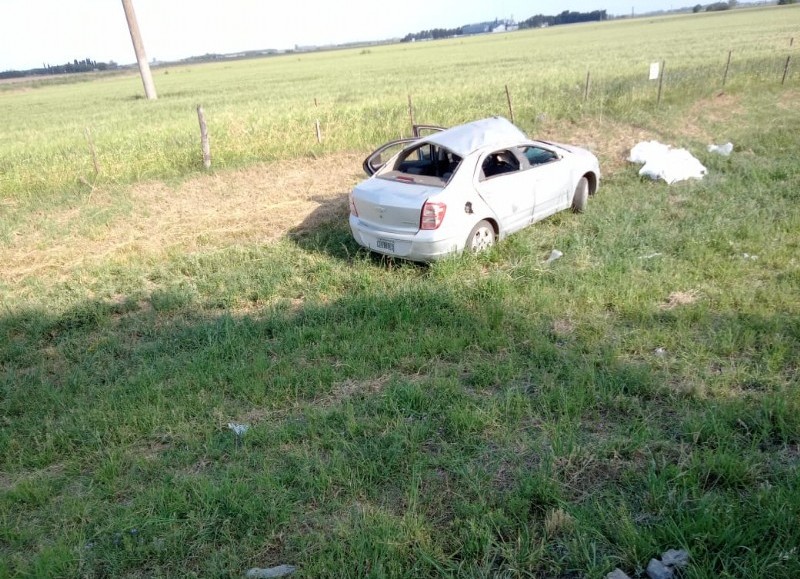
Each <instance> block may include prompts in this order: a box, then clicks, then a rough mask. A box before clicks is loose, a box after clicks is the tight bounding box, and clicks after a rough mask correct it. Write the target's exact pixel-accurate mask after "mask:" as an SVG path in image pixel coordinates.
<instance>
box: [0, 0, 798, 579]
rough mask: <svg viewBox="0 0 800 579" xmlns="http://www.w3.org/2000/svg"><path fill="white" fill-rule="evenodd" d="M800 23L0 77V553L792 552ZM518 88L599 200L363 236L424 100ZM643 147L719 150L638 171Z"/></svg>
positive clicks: (547, 555)
mask: <svg viewBox="0 0 800 579" xmlns="http://www.w3.org/2000/svg"><path fill="white" fill-rule="evenodd" d="M792 37H798V39H796V40H795V42H794V45H793V46H791V47H790V43H789V39H790V38H792ZM799 45H800V7H783V8H769V9H762V10H736V11H732V12H730V13H722V14H702V15H692V16H688V15H687V16H680V17H665V18H658V19H650V20H648V19H643V20H635V21H617V22H608V23H603V24H596V25H580V26H568V27H560V28H553V29H550V30H537V31H526V32H521V33H514V34H508V35H496V36H485V37H475V38H469V39H452V40H447V41H442V42H434V43H419V44H414V45H397V46H385V47H374V48H370V49H365V50H361V49H357V50H348V51H336V52H329V53H316V54H297V55H287V56H282V57H276V58H270V59H264V60H257V61H241V62H226V63H219V64H213V65H201V66H175V67H170V68H166V69H158V70H157V71H156V84H157V88H158V90H159V95H160V100H159V101H157V102H155V103H148V102H145V101H144V100H142V99H141V98H139V96H138V95H139V94H140V93H141V86H140V83H139V79H138V77H135V76H114V77H99V78H97V79H96V80H88V81H81V82H76V83H66V84H52V85H50V84H45V85H41V86H39V85H36V84H33V85H30V84H29V85H25V84H23V85H20V84H13V85H7V86H0V111H2V113H3V115H2V116H3V118H4V123H3V125H2V126H0V304H2V308H0V576H40V577H69V576H89V577H92V576H115V577H116V576H121V577H151V576H162V577H176V576H200V577H213V576H232V577H238V576H242V575H243V573H244V572H246V571H247V570H248V569H249V568H252V567H271V566H274V565H280V564H292V565H296V566H297V572H296V573H295V575H293V576H296V577H317V576H335V577H343V576H349V577H362V576H374V577H381V576H407V577H427V576H465V577H485V576H508V577H517V576H531V577H603V576H604V575H605V574H606V573H608V572H609V571H611V570H612V569H614V568H615V567H619V568H621V569H622V570H624V571H625V572H626V573H628V574H629V575H630V576H631V577H642V576H644V568H645V567H646V566H647V563H648V561H649V560H650V559H651V558H653V557H658V556H660V554H661V553H662V552H663V551H665V550H667V549H670V548H675V549H678V548H683V549H686V550H687V551H688V552H689V553H690V557H691V559H690V564H689V567H688V568H687V569H686V570H685V571H684V573H683V576H685V577H696V578H711V577H714V578H716V577H758V578H761V577H763V578H776V579H777V578H784V577H794V576H800V552H798V545H800V525H798V524H797V522H798V520H800V473H799V472H798V467H799V466H800V390H799V388H800V383H799V379H798V370H799V369H798V360H800V263H799V262H798V256H799V255H800V209H799V208H798V206H799V204H798V201H800V163H798V162H797V151H798V150H800V106H798V103H800V73H798V72H797V71H796V70H797V69H796V66H797V65H800V62H797V60H800V58H797V57H798V56H800V55H797V50H798V46H799ZM729 50H730V51H732V63H731V68H730V70H729V76H728V78H727V80H726V84H725V87H724V88H723V87H722V86H721V85H722V77H723V72H724V68H725V62H726V59H727V55H728V51H729ZM790 55H791V56H792V63H793V65H795V68H794V69H790V70H789V74H788V75H787V78H786V80H785V82H784V83H783V84H782V83H781V80H782V73H783V70H784V63H785V62H786V58H787V57H788V56H790ZM659 60H664V61H666V66H667V76H666V78H665V85H664V94H663V101H662V103H661V106H656V90H657V84H654V83H652V82H648V81H647V69H648V66H649V63H650V62H653V61H659ZM795 63H796V64H795ZM587 70H588V71H590V72H591V78H592V82H591V85H590V86H591V90H590V92H589V95H588V98H586V99H585V100H584V90H585V84H584V83H585V78H586V73H587ZM505 85H508V87H509V91H510V93H511V95H512V97H513V101H514V113H515V116H516V120H517V122H518V124H519V125H520V126H521V127H522V128H523V129H525V130H527V131H528V132H530V133H531V134H534V135H538V136H542V137H546V138H549V139H554V140H559V141H565V142H573V143H576V144H580V145H584V146H587V147H589V148H591V149H593V150H594V151H595V152H596V153H597V154H598V156H599V157H600V159H601V163H602V167H603V168H604V171H605V180H604V181H603V182H602V184H601V189H600V191H599V193H598V194H597V196H596V197H595V198H594V199H592V200H591V201H590V203H589V208H588V210H587V212H586V213H585V214H583V215H573V214H566V213H564V214H559V215H556V216H554V217H552V218H550V219H548V220H546V221H544V222H542V223H538V224H536V225H534V226H533V227H531V228H528V229H527V230H524V231H522V232H520V233H518V234H516V235H514V236H512V237H511V238H509V239H508V240H506V241H504V242H503V243H501V244H500V245H499V246H498V247H496V248H494V249H493V250H492V251H491V252H489V253H488V254H485V255H481V256H478V257H472V256H465V257H463V258H459V259H452V260H448V261H445V262H442V263H437V264H433V265H431V266H419V265H414V264H409V263H402V262H392V261H387V260H383V259H381V258H378V257H375V256H370V255H368V254H366V253H365V252H363V251H362V250H360V249H359V248H358V247H357V246H356V244H355V242H354V241H352V239H351V238H350V235H349V231H348V228H347V224H346V215H347V200H346V194H347V192H348V191H349V189H350V188H351V187H352V185H353V184H354V183H356V182H357V181H358V180H359V179H360V178H362V176H361V173H360V171H361V169H360V165H361V160H362V159H363V157H364V155H365V154H366V153H367V152H368V151H369V150H371V149H372V148H374V147H375V146H377V145H378V144H380V143H382V142H383V141H386V140H389V139H391V138H396V137H397V136H398V135H399V134H401V133H407V132H408V124H409V121H408V110H407V99H408V95H409V94H410V95H412V98H413V104H414V114H415V117H416V119H417V120H418V121H420V122H426V123H437V124H445V125H450V124H454V123H457V122H461V121H466V120H471V119H474V118H477V117H482V116H487V115H491V114H504V115H505V114H507V103H506V95H505V91H504V86H505ZM314 99H316V100H317V105H316V106H315V105H314ZM197 104H202V105H203V106H204V108H205V110H206V114H207V116H208V119H209V126H210V132H211V139H212V154H213V156H214V171H213V172H211V173H209V174H205V173H203V172H202V171H201V168H200V160H199V143H198V129H197V119H196V116H195V110H194V108H195V106H196V105H197ZM317 119H319V120H320V123H321V126H322V128H323V134H324V140H323V142H322V144H318V143H317V142H316V138H315V135H314V122H315V120H317ZM87 128H88V129H89V130H90V134H91V138H92V142H93V143H94V146H95V147H96V150H97V153H98V162H99V168H100V171H99V173H97V174H95V172H94V167H93V161H92V157H91V155H90V153H89V146H88V143H87V139H86V135H85V130H86V129H87ZM651 138H656V139H659V140H661V141H664V142H668V143H670V144H673V145H680V146H684V147H688V148H689V149H691V150H692V152H694V153H695V154H696V155H697V156H698V157H699V158H700V159H701V161H703V163H704V164H705V165H706V166H707V167H708V169H709V175H708V176H707V177H706V179H705V180H703V181H700V182H691V183H685V184H680V185H674V186H667V185H665V184H663V183H653V182H649V181H643V180H641V179H640V178H639V176H638V175H637V172H636V171H637V168H636V167H633V166H629V165H628V164H627V163H626V162H625V161H624V158H625V155H626V153H627V151H629V149H630V147H631V146H633V145H634V144H635V143H636V142H638V141H639V140H643V139H651ZM728 140H730V141H732V142H733V143H734V144H735V151H734V153H733V155H732V156H730V157H727V158H726V157H720V156H716V155H713V154H710V153H708V152H706V149H705V147H706V145H707V144H709V143H712V142H713V143H723V142H725V141H728ZM554 248H557V249H559V250H561V251H562V252H563V253H564V257H562V258H561V259H560V260H558V261H556V262H553V263H550V264H545V259H546V257H547V256H548V254H549V253H550V251H551V250H552V249H554ZM229 423H236V424H246V425H248V426H249V430H248V431H247V432H246V433H245V434H244V435H242V436H241V438H239V437H237V436H235V435H234V434H233V432H231V430H230V429H229V428H228V424H229Z"/></svg>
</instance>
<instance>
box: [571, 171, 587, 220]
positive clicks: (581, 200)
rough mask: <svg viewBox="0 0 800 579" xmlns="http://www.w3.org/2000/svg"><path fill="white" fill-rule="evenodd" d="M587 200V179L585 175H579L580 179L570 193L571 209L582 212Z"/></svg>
mask: <svg viewBox="0 0 800 579" xmlns="http://www.w3.org/2000/svg"><path fill="white" fill-rule="evenodd" d="M588 200H589V180H588V179H587V178H586V177H581V179H580V181H578V185H577V186H576V187H575V193H574V194H573V195H572V211H574V212H575V213H583V210H584V209H586V202H587V201H588Z"/></svg>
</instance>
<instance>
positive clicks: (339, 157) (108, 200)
mask: <svg viewBox="0 0 800 579" xmlns="http://www.w3.org/2000/svg"><path fill="white" fill-rule="evenodd" d="M360 166H361V155H360V154H354V153H340V154H335V155H330V156H327V157H324V158H321V159H318V160H310V159H300V160H289V161H279V162H276V163H269V164H263V165H258V166H256V167H252V168H249V169H244V170H239V171H230V172H224V173H219V174H213V175H205V176H200V177H195V178H192V179H189V180H187V181H185V182H183V183H181V184H180V185H178V186H175V187H172V186H169V185H167V184H165V183H162V182H147V183H142V184H139V185H135V186H133V187H132V188H131V189H130V190H128V191H126V192H125V193H124V195H123V199H122V200H120V199H118V198H116V197H115V196H114V194H113V193H112V192H111V191H110V190H98V191H96V192H95V193H94V194H93V195H92V196H91V197H89V198H88V199H87V200H86V201H85V202H83V203H82V204H81V205H79V206H75V207H71V208H68V209H64V210H59V211H53V212H49V213H46V214H38V215H33V216H31V218H30V219H29V220H28V221H27V222H26V223H25V224H24V225H23V226H22V227H20V228H19V230H18V231H16V232H15V235H14V237H13V239H12V241H11V243H10V244H9V245H7V246H4V247H2V248H0V264H1V265H0V280H2V281H7V282H9V283H15V282H19V281H20V280H22V279H24V278H26V277H29V276H39V277H55V278H57V279H58V278H63V277H64V276H66V275H68V274H69V273H70V271H71V270H73V269H75V268H77V267H81V266H84V265H87V264H97V263H98V262H103V261H106V260H111V259H125V258H126V257H127V256H130V255H137V256H141V255H159V254H163V253H164V252H167V251H174V250H180V251H198V250H201V249H207V248H210V247H211V248H216V247H224V246H226V245H231V244H238V243H268V242H270V241H273V240H275V239H277V238H279V237H281V236H283V235H285V234H286V233H287V232H289V231H290V230H292V229H293V228H297V227H299V226H303V227H313V226H314V224H315V223H319V222H323V221H325V220H326V219H330V218H332V217H333V216H335V215H336V214H337V211H340V210H341V209H342V207H344V208H345V209H346V204H347V201H346V197H345V194H346V192H347V191H349V190H350V189H351V188H352V186H353V184H354V183H356V182H357V181H358V179H360V178H361V174H360ZM120 202H124V203H127V204H129V205H130V207H131V210H130V212H129V213H128V214H126V215H118V216H115V217H113V218H112V220H111V222H109V223H107V224H105V225H104V226H102V227H94V228H87V227H85V223H86V222H87V221H89V220H90V218H91V216H92V215H93V214H95V213H96V212H97V211H99V210H103V209H108V208H109V207H111V206H113V205H114V204H117V203H120ZM48 231H51V232H53V231H54V232H56V233H55V234H50V236H48V234H47V232H48Z"/></svg>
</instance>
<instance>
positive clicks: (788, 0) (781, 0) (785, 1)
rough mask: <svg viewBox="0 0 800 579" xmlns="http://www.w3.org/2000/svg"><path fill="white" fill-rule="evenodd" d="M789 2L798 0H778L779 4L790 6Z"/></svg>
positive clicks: (793, 2)
mask: <svg viewBox="0 0 800 579" xmlns="http://www.w3.org/2000/svg"><path fill="white" fill-rule="evenodd" d="M789 4H797V0H778V6H788V5H789Z"/></svg>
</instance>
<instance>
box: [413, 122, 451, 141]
mask: <svg viewBox="0 0 800 579" xmlns="http://www.w3.org/2000/svg"><path fill="white" fill-rule="evenodd" d="M444 130H445V128H444V127H440V126H438V125H414V126H413V127H412V133H413V135H414V136H415V137H417V138H418V139H421V138H422V137H427V136H428V135H432V134H433V133H439V132H441V131H444Z"/></svg>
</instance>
